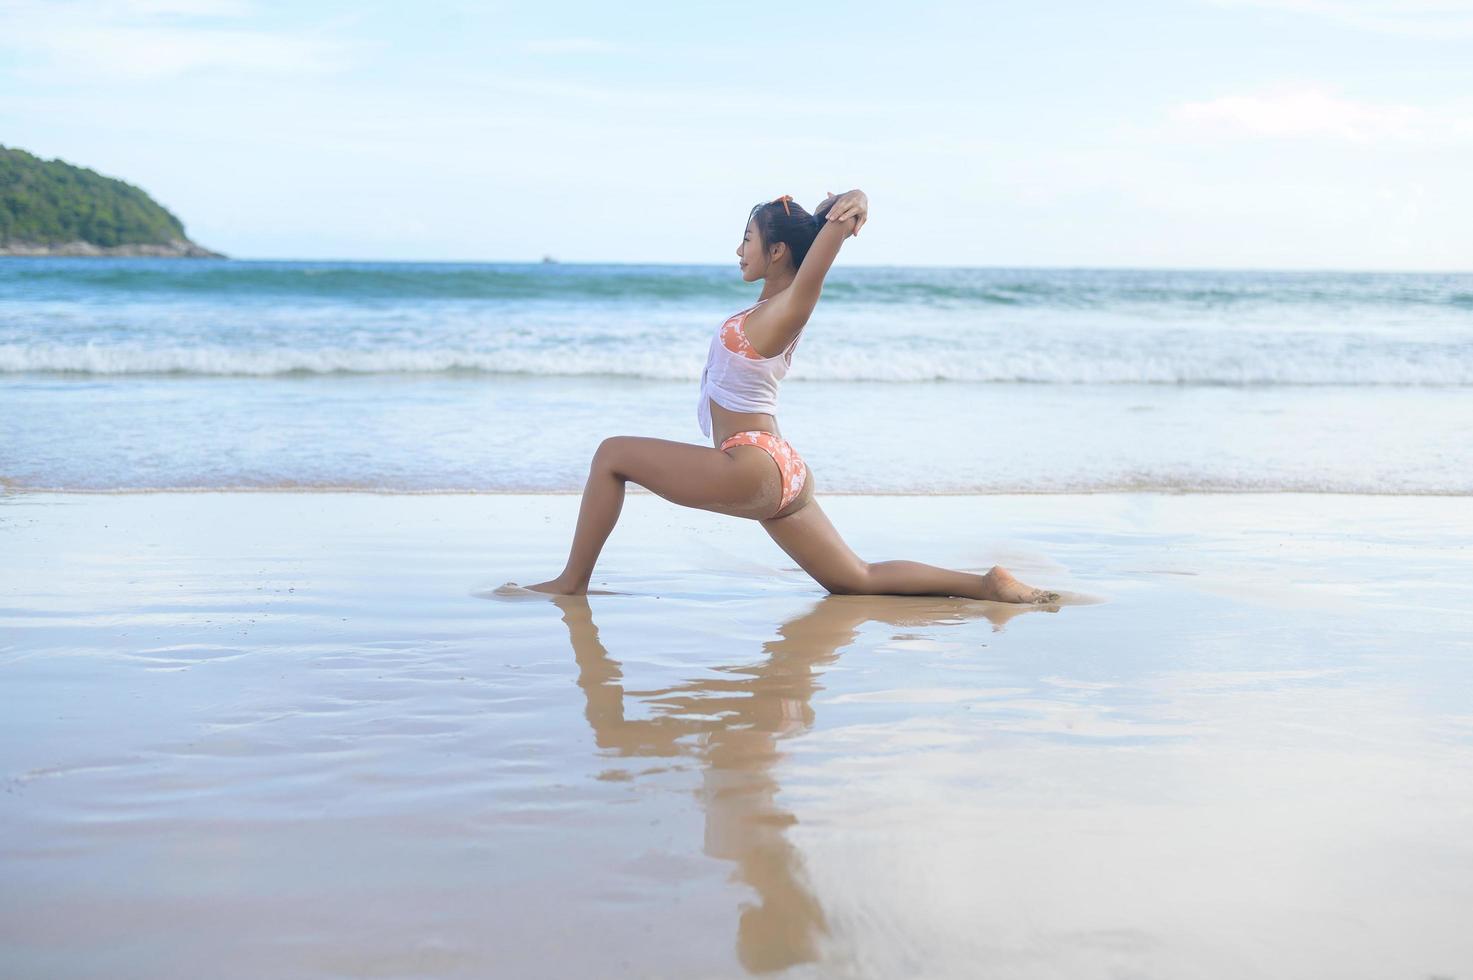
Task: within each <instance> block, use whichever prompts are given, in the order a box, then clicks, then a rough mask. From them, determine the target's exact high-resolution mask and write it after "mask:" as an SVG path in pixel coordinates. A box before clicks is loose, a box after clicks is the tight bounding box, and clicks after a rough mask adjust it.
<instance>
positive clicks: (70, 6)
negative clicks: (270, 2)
mask: <svg viewBox="0 0 1473 980" xmlns="http://www.w3.org/2000/svg"><path fill="white" fill-rule="evenodd" d="M251 14H252V8H251V6H250V5H249V4H246V3H243V2H240V0H71V2H34V0H12V2H9V3H0V15H3V17H4V20H5V28H6V29H5V32H4V34H3V36H0V51H5V50H8V51H9V52H11V53H12V54H13V55H15V57H16V60H17V61H18V62H19V63H20V64H21V65H23V66H24V67H23V68H22V69H21V71H23V72H24V73H25V74H27V75H29V76H31V77H37V76H41V77H43V78H44V79H46V80H57V79H64V80H72V79H76V78H104V79H111V80H118V81H141V80H151V79H162V78H173V77H176V76H179V75H185V74H189V73H194V72H205V71H218V72H235V73H245V74H270V75H298V74H326V73H332V72H336V71H340V70H342V69H344V68H346V67H347V66H348V65H349V64H350V63H351V55H352V48H351V46H350V45H347V44H345V43H342V42H340V41H337V40H333V39H318V38H312V37H303V36H296V35H288V34H283V33H278V32H272V31H264V30H256V29H252V28H249V27H244V26H240V25H239V24H238V23H237V22H238V21H239V20H241V19H244V18H248V17H249V16H250V15H251ZM222 21H224V23H221V22H222Z"/></svg>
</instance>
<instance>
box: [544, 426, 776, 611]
mask: <svg viewBox="0 0 1473 980" xmlns="http://www.w3.org/2000/svg"><path fill="white" fill-rule="evenodd" d="M768 465H769V466H770V465H771V464H770V463H769V464H768ZM754 472H755V471H754V470H753V468H751V467H745V466H742V465H739V464H738V463H737V462H736V461H735V460H733V459H732V458H731V456H729V455H727V454H726V453H723V452H721V451H720V450H717V449H712V448H709V447H704V446H693V445H691V444H690V443H686V442H673V441H671V440H669V439H650V438H646V437H643V436H613V437H610V438H608V439H605V440H604V441H603V442H602V443H601V444H600V445H599V447H598V451H597V452H596V453H594V454H593V462H592V464H591V465H590V466H589V472H588V483H587V484H586V485H585V486H584V488H583V503H582V505H581V506H580V507H579V509H578V527H577V529H576V530H574V532H573V546H572V548H571V550H570V551H569V552H568V563H567V565H565V566H564V567H563V570H562V572H561V573H559V574H558V576H557V578H554V579H549V580H548V581H546V582H539V583H537V584H536V585H532V586H528V588H531V589H533V590H535V591H537V592H556V593H561V594H564V595H582V594H584V593H586V592H587V591H588V583H589V581H590V580H591V579H592V578H593V566H594V565H595V564H596V563H597V561H598V556H599V553H600V552H602V551H603V546H604V542H605V541H607V540H608V538H609V534H610V533H611V532H612V531H613V530H614V525H615V524H616V523H618V520H619V512H620V510H622V509H623V506H624V490H625V484H626V483H628V482H630V481H633V482H634V483H638V484H639V485H640V486H642V487H645V488H646V489H648V490H651V491H653V492H654V493H656V494H658V495H659V496H661V497H664V498H665V499H666V500H669V501H670V502H671V503H676V504H680V505H681V506H682V507H696V508H700V509H702V510H712V511H716V512H717V513H722V514H731V515H733V516H738V517H751V518H753V519H754V520H755V519H757V518H759V517H760V516H762V515H765V514H767V513H770V512H771V509H772V508H773V507H774V506H776V499H777V498H776V497H775V496H773V494H774V493H777V492H780V491H779V490H778V488H777V487H775V486H764V485H763V481H762V479H761V477H757V476H754V475H753V474H754ZM762 472H763V473H764V474H765V468H763V469H762ZM772 476H773V477H774V479H772V480H770V481H768V482H770V483H772V484H776V482H777V480H776V479H775V477H776V469H774V470H773V474H772Z"/></svg>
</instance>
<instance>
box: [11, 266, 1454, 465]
mask: <svg viewBox="0 0 1473 980" xmlns="http://www.w3.org/2000/svg"><path fill="white" fill-rule="evenodd" d="M759 288H760V287H759V286H758V285H756V284H748V283H743V282H742V281H741V279H740V276H739V274H738V273H737V271H736V269H735V267H734V266H730V267H728V266H690V265H569V264H451V263H361V262H351V263H350V262H266V261H180V260H149V259H119V260H108V259H12V260H8V261H5V262H0V488H9V489H14V490H87V491H131V490H146V489H179V490H184V489H197V490H208V489H273V488H291V489H310V488H321V489H354V490H376V491H397V492H418V491H446V490H451V491H480V492H497V491H506V492H511V491H514V492H527V491H538V492H559V491H563V492H576V491H578V490H581V488H582V486H583V481H584V478H585V477H586V475H587V466H588V460H589V457H590V456H591V455H592V453H593V451H594V449H595V448H596V447H597V445H598V443H599V442H600V440H602V439H603V438H605V437H607V436H611V435H644V436H654V437H658V438H664V439H674V440H680V441H684V442H691V443H701V444H705V443H706V441H705V440H703V439H702V437H701V434H700V430H699V428H698V426H697V422H696V412H695V406H696V391H697V381H698V378H699V375H700V371H701V366H702V363H703V361H704V357H705V353H706V346H707V342H708V339H709V337H710V335H711V333H712V331H714V330H715V329H716V328H717V326H718V325H719V324H720V323H721V321H722V320H723V319H725V318H726V317H727V316H728V315H729V314H731V313H732V312H735V311H737V310H739V309H742V308H743V307H745V306H748V305H750V304H751V303H753V302H755V301H756V299H757V297H758V289H759ZM779 420H780V424H781V427H782V432H783V435H784V436H785V437H787V439H788V440H789V441H790V442H792V443H793V445H794V446H795V447H797V449H798V451H799V452H800V453H802V454H803V455H804V457H805V458H806V459H807V460H808V462H809V464H810V466H811V467H812V471H813V475H814V479H815V486H816V489H817V490H818V492H819V493H821V494H822V493H1050V492H1107V491H1121V490H1165V491H1180V492H1191V491H1318V492H1332V493H1354V494H1380V493H1397V494H1469V493H1473V466H1470V465H1469V462H1468V457H1469V447H1470V446H1473V275H1470V274H1411V273H1405V274H1403V273H1396V274H1393V273H1345V272H1204V271H1170V270H1138V271H1137V270H1088V269H944V268H847V267H842V266H841V267H839V268H836V269H834V270H833V271H832V272H831V273H830V276H829V280H828V283H827V284H826V286H825V289H824V294H823V298H822V300H821V301H820V303H819V306H818V309H817V312H816V313H815V315H814V317H813V319H812V320H811V321H810V322H809V324H808V326H807V327H806V328H805V331H804V334H803V337H802V339H801V340H800V342H799V344H798V347H797V350H796V353H795V356H794V361H793V367H792V370H791V373H790V374H789V375H788V379H787V381H786V383H785V384H784V386H783V389H782V394H781V410H780V412H779Z"/></svg>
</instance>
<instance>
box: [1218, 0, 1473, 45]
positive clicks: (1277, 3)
mask: <svg viewBox="0 0 1473 980" xmlns="http://www.w3.org/2000/svg"><path fill="white" fill-rule="evenodd" d="M1215 2H1216V3H1217V4H1218V5H1219V6H1225V7H1260V8H1267V9H1274V10H1288V11H1292V12H1295V13H1302V14H1309V15H1313V16H1319V17H1324V18H1327V19H1329V20H1333V21H1335V22H1336V23H1340V24H1344V25H1345V26H1347V27H1354V28H1357V29H1360V30H1366V31H1374V32H1376V33H1379V34H1403V35H1407V36H1410V37H1421V38H1428V39H1431V40H1447V39H1452V38H1465V37H1473V0H1215Z"/></svg>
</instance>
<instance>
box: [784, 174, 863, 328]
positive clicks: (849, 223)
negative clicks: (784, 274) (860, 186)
mask: <svg viewBox="0 0 1473 980" xmlns="http://www.w3.org/2000/svg"><path fill="white" fill-rule="evenodd" d="M814 216H815V217H817V218H819V219H821V220H822V222H823V227H822V228H820V229H819V230H818V237H817V238H815V239H814V240H813V244H812V245H810V246H808V254H807V255H805V256H804V257H803V264H802V265H800V266H799V267H798V272H797V274H796V275H794V276H793V282H792V285H790V286H789V287H788V288H787V289H785V290H784V291H783V295H782V297H781V298H782V299H784V300H786V302H784V303H783V306H785V307H786V309H785V310H783V313H784V314H785V315H784V316H783V319H784V320H787V319H789V318H790V317H793V318H796V319H797V322H798V324H799V325H800V326H801V325H802V324H804V323H807V322H808V318H809V317H810V316H812V315H813V308H814V307H815V306H817V305H818V297H819V294H820V293H822V292H823V279H824V276H826V275H828V273H829V267H830V266H832V265H833V264H834V259H835V258H837V257H838V255H839V246H840V245H842V244H843V243H844V239H846V238H848V237H849V236H850V235H856V234H858V233H859V229H860V228H861V227H862V226H863V225H864V223H865V221H867V220H868V219H869V198H868V197H866V196H865V193H864V191H861V190H852V191H849V192H848V193H847V194H841V195H839V196H838V197H834V196H833V195H832V194H831V195H829V197H828V198H826V199H825V200H824V202H823V203H822V204H820V205H819V206H818V207H817V208H815V209H814ZM774 312H776V311H774Z"/></svg>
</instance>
